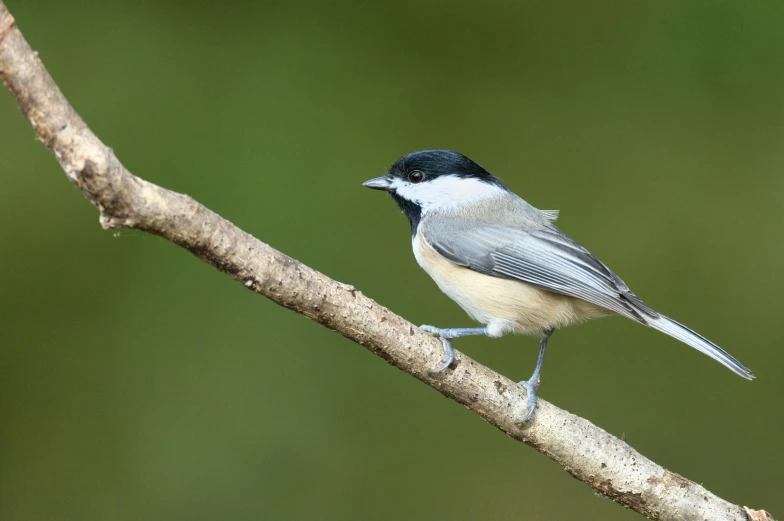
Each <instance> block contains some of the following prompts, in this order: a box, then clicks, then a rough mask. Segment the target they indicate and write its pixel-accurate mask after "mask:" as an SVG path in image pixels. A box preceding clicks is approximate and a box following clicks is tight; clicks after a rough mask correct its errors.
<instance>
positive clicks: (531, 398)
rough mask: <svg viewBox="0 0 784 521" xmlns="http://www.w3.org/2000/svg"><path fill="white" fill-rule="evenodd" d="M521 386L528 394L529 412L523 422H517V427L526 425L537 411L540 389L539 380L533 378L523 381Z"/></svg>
mask: <svg viewBox="0 0 784 521" xmlns="http://www.w3.org/2000/svg"><path fill="white" fill-rule="evenodd" d="M520 385H522V386H523V388H524V389H525V390H526V391H527V392H528V412H527V413H526V414H525V416H524V417H523V419H522V420H520V421H517V422H515V423H516V424H517V425H520V424H521V423H525V422H526V421H527V420H528V418H530V417H531V415H532V414H533V413H534V410H535V409H536V391H537V389H539V378H538V377H533V378H531V379H530V380H523V381H522V382H520Z"/></svg>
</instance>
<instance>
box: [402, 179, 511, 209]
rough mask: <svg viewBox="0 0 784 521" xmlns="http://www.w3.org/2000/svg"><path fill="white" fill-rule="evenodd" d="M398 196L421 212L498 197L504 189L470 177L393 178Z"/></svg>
mask: <svg viewBox="0 0 784 521" xmlns="http://www.w3.org/2000/svg"><path fill="white" fill-rule="evenodd" d="M392 186H393V187H394V189H395V191H396V192H397V194H398V195H399V196H400V197H403V198H404V199H408V200H409V201H411V202H413V203H416V204H418V205H419V206H421V207H422V211H423V212H427V211H429V210H432V209H435V208H448V207H450V206H456V205H460V204H465V203H468V202H473V201H478V200H480V199H486V198H488V197H498V196H499V195H503V194H504V193H506V192H505V190H504V189H503V188H500V187H498V186H496V185H494V184H491V183H486V182H484V181H481V180H479V179H474V178H470V177H458V176H455V175H444V176H439V177H436V178H435V179H432V180H429V181H424V182H422V183H416V184H415V183H410V182H407V181H403V180H402V179H395V180H394V182H393V183H392Z"/></svg>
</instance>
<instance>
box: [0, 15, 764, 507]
mask: <svg viewBox="0 0 784 521" xmlns="http://www.w3.org/2000/svg"><path fill="white" fill-rule="evenodd" d="M0 77H2V79H3V83H4V84H5V85H6V87H8V89H9V90H10V91H11V92H12V93H13V95H14V97H15V98H16V100H17V102H18V104H19V108H20V109H21V111H22V114H24V116H25V117H26V118H27V119H28V120H29V121H30V123H31V124H32V126H33V128H34V129H35V132H36V135H37V136H38V139H40V140H41V141H42V142H43V143H44V144H45V145H46V146H47V147H48V148H49V149H50V150H51V151H52V152H53V153H54V155H55V157H56V158H57V161H58V162H59V163H60V165H61V166H62V168H63V170H65V173H66V175H67V176H68V178H69V179H70V180H71V182H73V183H74V184H75V185H76V186H77V187H78V188H79V189H80V190H81V191H82V193H84V194H85V196H87V198H88V199H89V200H90V201H91V202H92V203H93V204H94V205H95V206H97V207H98V209H99V210H100V213H101V217H100V222H101V225H102V226H103V227H104V228H117V227H125V228H137V229H140V230H144V231H146V232H149V233H153V234H155V235H159V236H161V237H164V238H166V239H168V240H170V241H172V242H174V243H176V244H179V245H180V246H182V247H183V248H185V249H187V250H188V251H190V252H191V253H193V254H194V255H196V256H197V257H199V258H200V259H202V260H204V261H205V262H208V263H210V264H212V265H213V266H215V267H216V268H217V269H219V270H220V271H222V272H224V273H226V274H228V275H229V276H231V277H232V278H234V279H236V280H237V281H239V282H241V283H242V284H244V285H245V286H246V287H247V288H249V289H251V290H253V291H255V292H257V293H260V294H262V295H264V296H265V297H267V298H269V299H272V300H273V301H275V302H277V303H278V304H280V305H281V306H284V307H286V308H289V309H292V310H294V311H296V312H297V313H301V314H303V315H305V316H307V317H309V318H311V319H312V320H315V321H317V322H319V323H320V324H323V325H324V326H326V327H328V328H330V329H332V330H334V331H337V332H338V333H340V334H341V335H343V336H345V337H347V338H350V339H351V340H353V341H355V342H357V343H358V344H361V345H363V346H365V347H366V348H367V349H369V350H370V351H372V352H374V353H376V354H377V355H379V356H380V357H382V358H384V359H385V360H387V361H388V362H389V363H391V364H392V365H394V366H396V367H398V368H399V369H401V370H403V371H405V372H407V373H408V374H410V375H412V376H414V377H415V378H417V379H419V380H421V381H422V382H424V383H426V384H427V385H429V386H431V387H433V388H434V389H436V390H437V391H439V392H441V393H442V394H444V395H445V396H447V397H449V398H451V399H453V400H455V401H457V402H459V403H461V404H463V405H464V406H465V407H467V408H468V409H470V410H472V411H474V412H475V413H476V414H478V415H479V416H480V417H482V418H483V419H484V420H486V421H487V422H488V423H490V424H491V425H494V426H496V427H497V428H499V429H500V430H501V431H503V432H504V433H506V434H507V435H509V436H511V437H512V438H514V439H516V440H519V441H522V442H524V443H526V444H528V445H530V446H532V447H534V448H535V449H536V450H538V451H540V452H542V453H544V454H546V455H547V456H548V457H550V458H551V459H552V460H553V461H555V462H556V463H558V464H559V465H561V466H562V467H563V468H564V469H566V471H567V472H569V473H570V474H571V475H572V476H574V477H575V478H577V479H579V480H580V481H583V482H585V483H586V484H588V485H590V486H591V487H593V488H594V490H596V491H597V492H598V493H599V494H601V495H604V496H606V497H609V498H610V499H612V500H614V501H616V502H618V503H620V504H622V505H624V506H626V507H628V508H631V509H633V510H635V511H637V512H639V513H640V514H642V515H644V516H646V517H648V518H649V519H659V520H682V521H683V520H685V521H689V520H695V521H696V520H711V521H730V520H732V521H746V520H747V519H768V520H772V518H771V517H770V516H769V515H768V514H767V513H765V512H763V511H753V510H750V509H746V508H745V507H743V508H742V507H740V506H738V505H734V504H731V503H728V502H727V501H724V500H723V499H721V498H719V497H717V496H715V495H713V494H711V493H710V492H708V491H707V490H705V489H704V488H703V487H702V486H700V485H698V484H696V483H693V482H691V481H689V480H688V479H685V478H683V477H681V476H679V475H678V474H675V473H673V472H670V471H668V470H666V469H664V468H662V467H660V466H659V465H657V464H656V463H654V462H653V461H651V460H649V459H648V458H646V457H644V456H642V455H641V454H639V453H638V452H637V451H635V450H634V449H633V448H631V447H630V446H629V445H628V444H626V443H625V442H623V441H621V440H619V439H618V438H616V437H614V436H612V435H610V434H608V433H607V432H605V431H603V430H602V429H600V428H598V427H596V426H595V425H593V424H591V423H590V422H588V421H587V420H584V419H582V418H580V417H577V416H575V415H573V414H570V413H568V412H566V411H564V410H561V409H559V408H557V407H555V406H554V405H552V404H550V403H547V402H546V401H544V400H541V399H540V400H539V405H538V408H537V409H536V413H535V415H534V417H533V419H532V420H531V421H529V422H528V423H526V424H525V425H523V426H518V425H515V423H514V420H515V419H516V418H520V417H521V416H522V415H523V414H524V412H525V411H526V409H527V403H526V393H525V390H524V389H522V388H521V387H520V386H519V385H517V384H515V383H514V382H512V381H510V380H508V379H507V378H505V377H504V376H502V375H500V374H498V373H496V372H495V371H492V370H490V369H488V368H487V367H484V366H483V365H480V364H478V363H477V362H475V361H474V360H472V359H470V358H469V357H467V356H465V355H463V354H461V353H457V354H456V359H455V362H454V363H453V365H452V366H451V367H450V369H449V370H447V371H444V372H442V373H439V374H437V375H431V374H430V373H428V368H430V367H433V366H434V365H436V364H437V362H438V361H439V360H440V357H441V353H442V348H441V344H440V342H439V341H438V340H436V339H434V338H432V337H430V336H428V335H426V334H424V333H422V332H421V331H420V330H419V329H418V328H416V327H415V326H413V325H412V324H411V323H409V322H407V321H406V320H404V319H403V318H401V317H399V316H397V315H395V314H394V313H392V312H391V311H389V310H388V309H386V308H385V307H383V306H380V305H378V304H377V303H376V302H374V301H373V300H371V299H370V298H368V297H366V296H364V295H362V293H360V292H359V291H357V290H356V289H354V288H353V287H351V286H348V285H345V284H342V283H340V282H337V281H334V280H332V279H330V278H329V277H327V276H325V275H323V274H321V273H319V272H317V271H315V270H313V269H311V268H309V267H307V266H305V265H303V264H302V263H300V262H298V261H296V260H295V259H292V258H291V257H288V256H286V255H284V254H283V253H281V252H279V251H276V250H275V249H273V248H271V247H269V246H267V245H266V244H264V243H263V242H261V241H259V240H258V239H256V238H254V237H252V236H251V235H249V234H247V233H245V232H244V231H242V230H240V229H239V228H238V227H236V226H234V225H233V224H232V223H230V222H229V221H227V220H226V219H224V218H222V217H221V216H219V215H217V214H216V213H214V212H212V211H210V210H208V209H207V208H205V207H204V206H202V205H201V204H199V203H198V202H196V201H195V200H193V199H192V198H190V197H188V196H186V195H183V194H178V193H175V192H172V191H169V190H166V189H165V188H161V187H159V186H157V185H154V184H152V183H149V182H147V181H144V180H143V179H140V178H138V177H136V176H134V175H133V174H131V173H130V172H128V170H126V169H125V168H124V167H123V165H122V164H121V163H120V161H119V160H118V159H117V157H115V155H114V153H113V152H112V150H111V149H110V148H108V147H106V146H105V145H104V144H103V143H102V142H101V141H100V140H99V139H98V138H97V137H96V136H95V134H93V133H92V132H91V131H90V129H89V128H88V127H87V125H86V124H85V123H84V121H82V119H81V118H80V117H79V115H78V114H77V113H76V112H75V111H74V109H73V108H72V107H71V106H70V105H69V104H68V101H67V100H66V99H65V97H64V96H63V94H62V93H61V92H60V90H59V89H58V87H57V85H56V84H55V83H54V80H52V78H51V77H50V76H49V74H48V73H47V72H46V69H45V68H44V67H43V65H42V64H41V61H40V60H39V59H38V56H37V54H36V53H34V52H33V51H32V50H31V49H30V47H29V45H28V44H27V42H26V41H25V39H24V37H23V36H22V34H21V33H20V31H19V29H18V28H17V27H16V24H15V22H14V19H13V17H12V16H11V14H10V13H9V12H8V9H7V8H6V6H5V4H4V3H3V2H2V0H0Z"/></svg>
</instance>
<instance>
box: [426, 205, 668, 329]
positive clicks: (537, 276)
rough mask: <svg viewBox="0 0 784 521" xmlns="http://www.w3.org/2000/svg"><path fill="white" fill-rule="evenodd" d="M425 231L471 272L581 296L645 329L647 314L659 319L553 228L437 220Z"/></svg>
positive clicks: (437, 246) (432, 241)
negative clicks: (636, 322)
mask: <svg viewBox="0 0 784 521" xmlns="http://www.w3.org/2000/svg"><path fill="white" fill-rule="evenodd" d="M422 232H423V233H424V234H425V236H424V238H425V239H426V240H427V242H428V243H430V245H431V246H433V248H435V250H436V251H438V252H439V253H440V254H441V255H443V256H444V257H446V258H447V259H449V260H450V261H452V262H454V263H455V264H458V265H460V266H464V267H466V268H468V269H471V270H474V271H477V272H480V273H484V274H486V275H491V276H494V277H500V278H506V279H515V280H519V281H522V282H526V283H528V284H531V285H533V286H536V287H538V288H541V289H543V290H546V291H551V292H553V293H560V294H562V295H568V296H571V297H577V298H579V299H582V300H585V301H587V302H590V303H592V304H595V305H597V306H600V307H602V308H605V309H608V310H610V311H614V312H615V313H618V314H619V315H623V316H625V317H628V318H631V319H634V320H637V321H638V322H642V323H643V324H645V323H647V322H646V320H645V318H644V316H643V315H647V316H649V317H651V318H658V317H659V315H658V314H657V313H656V312H655V311H654V310H653V309H651V308H650V307H648V306H647V305H646V304H645V303H644V302H643V301H642V300H640V298H639V297H637V295H635V294H634V293H632V292H631V290H629V288H628V287H627V286H626V284H624V282H623V281H622V280H621V279H620V278H619V277H618V276H617V275H616V274H615V273H613V272H612V271H611V270H610V269H609V268H608V267H607V266H605V265H604V264H602V263H601V262H600V261H599V260H598V259H597V258H596V257H594V256H593V255H591V253H590V252H589V251H588V250H586V249H585V248H583V247H582V246H580V245H579V244H578V243H576V242H575V241H573V240H572V239H571V238H569V237H568V236H567V235H566V234H564V233H563V232H561V231H560V230H559V229H558V228H556V227H555V226H553V225H552V224H548V225H547V226H543V227H541V228H540V229H534V230H526V229H521V228H519V227H516V226H500V225H487V224H479V223H475V224H473V225H471V226H466V223H465V221H463V222H462V223H461V222H459V221H456V220H451V219H445V220H441V219H435V220H433V221H431V222H428V223H427V226H425V227H423V229H422Z"/></svg>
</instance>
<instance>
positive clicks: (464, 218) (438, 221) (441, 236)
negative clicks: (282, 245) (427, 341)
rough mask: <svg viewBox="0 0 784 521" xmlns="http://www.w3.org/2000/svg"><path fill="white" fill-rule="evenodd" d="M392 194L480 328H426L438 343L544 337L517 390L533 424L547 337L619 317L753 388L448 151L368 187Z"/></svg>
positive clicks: (428, 267)
mask: <svg viewBox="0 0 784 521" xmlns="http://www.w3.org/2000/svg"><path fill="white" fill-rule="evenodd" d="M364 186H367V187H368V188H374V189H376V190H384V191H387V192H389V194H390V195H391V196H392V199H394V201H395V202H396V203H397V204H398V206H399V207H400V209H401V210H402V211H403V213H405V215H406V217H408V220H409V222H410V223H411V236H412V243H413V247H414V256H415V257H416V260H417V262H418V263H419V265H420V266H421V267H422V268H423V269H424V270H425V271H426V272H427V273H428V275H430V276H431V277H432V278H433V280H434V281H435V282H436V284H437V285H438V287H439V288H440V289H441V291H443V292H444V293H446V294H447V296H449V297H450V298H451V299H452V300H454V301H455V302H457V303H458V304H459V305H460V307H462V308H463V309H464V310H465V311H466V313H468V315H469V316H471V318H473V319H474V320H477V321H478V322H480V323H482V324H484V325H485V327H480V328H450V329H440V328H436V327H433V326H421V329H422V330H424V331H425V332H427V333H430V334H432V335H434V336H437V337H439V338H440V339H441V342H442V344H443V346H444V351H445V358H446V359H445V360H444V363H443V364H441V365H440V366H439V367H438V368H436V369H434V370H433V371H432V372H434V373H437V372H440V371H443V370H444V369H446V368H447V367H449V365H450V363H451V362H452V360H453V359H454V352H453V350H452V345H451V342H450V340H451V339H453V338H458V337H463V336H469V335H488V336H490V337H500V336H502V335H504V334H506V333H512V332H514V333H523V334H534V335H538V336H539V337H540V339H541V341H540V348H539V358H538V360H537V362H536V369H534V372H533V375H532V376H531V378H529V379H528V380H525V381H522V382H520V384H521V385H522V386H523V387H525V389H526V390H527V391H528V404H529V405H528V411H527V413H526V414H525V416H524V417H523V418H522V420H520V422H519V423H522V422H524V421H526V420H527V419H528V418H529V417H530V416H531V414H533V412H534V409H535V408H536V391H537V389H538V388H539V383H540V373H541V370H542V361H543V359H544V353H545V350H546V348H547V342H548V340H549V339H550V336H551V335H552V334H553V331H555V330H556V329H557V328H562V327H565V326H568V325H570V324H574V323H576V322H580V321H583V320H587V319H591V318H597V317H604V316H609V315H621V316H624V317H627V318H630V319H632V320H636V321H637V322H639V323H641V324H644V325H646V326H650V327H652V328H654V329H658V330H659V331H661V332H663V333H666V334H668V335H670V336H672V337H673V338H676V339H678V340H680V341H681V342H683V343H685V344H687V345H690V346H691V347H693V348H695V349H697V350H698V351H701V352H702V353H705V354H706V355H708V356H709V357H711V358H713V359H714V360H716V361H718V362H719V363H721V364H723V365H725V366H726V367H728V368H729V369H730V370H732V371H733V372H735V373H736V374H738V375H740V376H742V377H743V378H747V379H749V380H751V379H752V378H754V375H753V374H752V373H751V371H750V370H749V369H748V368H747V367H746V366H744V365H743V364H742V363H740V362H739V361H738V360H736V359H735V358H733V357H732V355H730V354H729V353H727V352H726V351H724V350H723V349H722V348H720V347H719V346H717V345H716V344H714V343H713V342H711V341H710V340H708V339H707V338H705V337H703V336H702V335H700V334H698V333H696V332H694V331H692V330H691V329H689V328H688V327H686V326H684V325H683V324H679V323H678V322H676V321H674V320H672V319H670V318H667V317H665V316H664V315H662V314H660V313H657V312H656V311H654V310H653V309H651V308H650V307H649V306H648V305H646V304H645V303H644V302H643V301H642V300H640V298H639V297H638V296H637V295H635V294H634V293H632V291H631V290H630V289H629V287H628V286H626V284H624V282H623V281H622V280H621V279H620V278H619V277H618V276H617V275H616V274H615V273H613V272H612V271H611V270H610V269H609V268H608V267H607V266H605V265H604V264H602V263H601V262H599V260H598V259H597V258H596V257H594V256H593V255H591V253H590V252H589V251H588V250H586V249H585V248H583V247H582V246H581V245H579V244H578V243H577V242H575V241H574V240H572V239H571V238H570V237H568V236H567V235H566V234H565V233H563V232H562V231H561V230H559V229H558V228H556V227H555V225H554V224H553V221H555V220H556V218H557V216H558V212H557V211H552V210H538V209H536V208H534V207H533V206H531V205H530V204H528V203H527V202H525V201H524V200H523V199H521V198H520V197H518V196H517V195H515V194H514V193H512V192H511V191H510V190H509V189H508V188H507V187H506V186H504V184H503V183H502V182H501V181H500V180H499V179H498V178H497V177H495V176H493V175H492V174H490V172H488V171H487V170H485V169H484V168H482V167H481V166H479V165H478V164H477V163H475V162H474V161H472V160H470V159H469V158H467V157H465V156H464V155H462V154H459V153H457V152H453V151H451V150H422V151H419V152H412V153H411V154H408V155H406V156H404V157H402V158H400V159H399V160H398V161H397V162H395V164H393V165H392V167H391V168H390V169H389V172H388V173H387V174H386V175H384V176H381V177H377V178H375V179H371V180H369V181H366V182H365V183H364Z"/></svg>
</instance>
